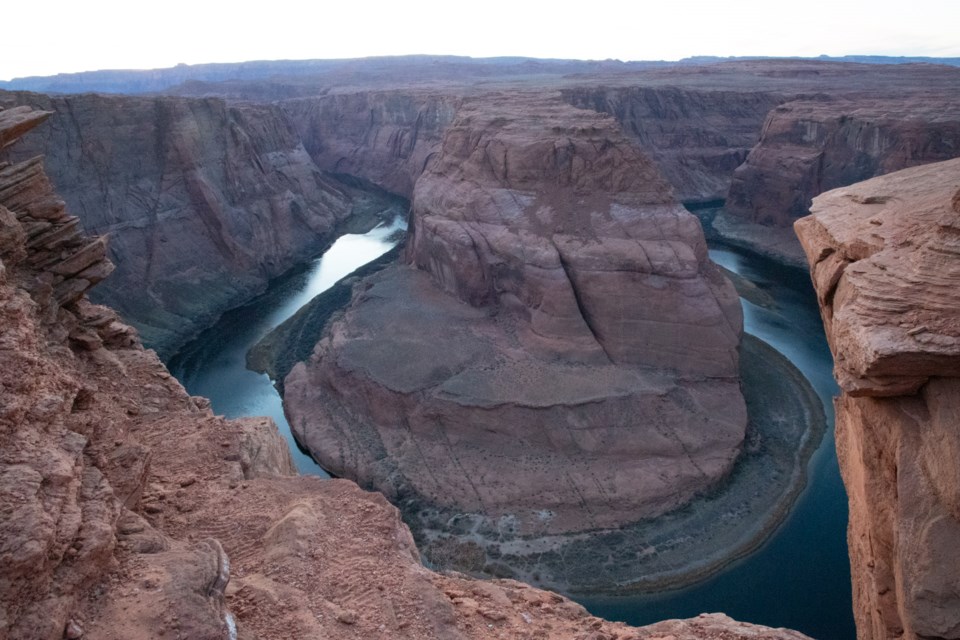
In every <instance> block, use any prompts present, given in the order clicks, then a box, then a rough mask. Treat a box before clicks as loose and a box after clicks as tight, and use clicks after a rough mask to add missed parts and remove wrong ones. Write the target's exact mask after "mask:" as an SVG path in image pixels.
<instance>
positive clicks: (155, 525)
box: [0, 109, 804, 640]
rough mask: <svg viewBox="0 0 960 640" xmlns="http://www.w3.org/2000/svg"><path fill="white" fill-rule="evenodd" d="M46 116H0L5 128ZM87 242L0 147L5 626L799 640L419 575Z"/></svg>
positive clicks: (355, 494)
mask: <svg viewBox="0 0 960 640" xmlns="http://www.w3.org/2000/svg"><path fill="white" fill-rule="evenodd" d="M47 115H48V114H45V113H37V112H30V111H27V110H23V109H15V110H7V111H3V110H0V140H3V141H4V142H9V141H11V140H13V139H14V138H16V137H17V136H18V135H21V134H22V133H24V132H25V131H27V130H29V128H30V127H31V126H35V125H36V124H38V123H39V122H40V121H42V120H43V119H44V118H45V117H46V116H47ZM41 223H43V224H41ZM44 224H48V226H44ZM41 238H43V239H42V240H41ZM99 242H100V241H98V240H90V239H88V238H86V237H85V236H83V234H81V233H80V232H79V231H78V227H77V224H76V221H75V219H73V218H71V217H70V216H69V215H68V214H67V213H66V212H65V210H64V207H63V203H62V202H61V201H59V200H58V198H57V196H56V195H55V194H54V193H53V191H52V190H51V188H50V185H49V182H48V180H47V179H46V177H45V175H44V174H43V172H42V170H41V168H40V164H39V161H37V160H31V161H27V162H21V163H13V164H11V163H7V162H2V161H0V316H2V318H0V319H2V321H0V513H3V518H2V519H0V564H2V566H3V572H2V575H0V637H4V638H23V639H24V640H33V639H43V640H48V639H49V640H58V639H60V638H64V637H66V638H79V637H89V638H102V639H106V640H112V639H117V640H119V639H121V638H122V639H124V640H130V639H138V638H156V637H167V636H169V637H188V638H197V639H206V638H210V639H214V638H216V639H221V638H233V637H240V638H263V639H264V640H267V639H271V638H282V637H337V638H452V639H456V638H478V639H480V638H483V639H486V638H494V637H518V638H519V637H547V636H549V637H554V638H586V637H592V638H623V639H626V638H632V639H638V640H639V639H646V638H654V637H662V635H663V633H665V632H670V633H673V634H675V636H676V637H678V638H729V637H751V638H770V639H771V640H773V639H781V638H782V639H785V640H787V639H789V640H803V638H804V636H802V635H801V634H798V633H796V632H791V631H786V630H774V629H768V628H764V627H757V626H753V625H746V624H742V623H737V622H735V621H733V620H730V619H729V618H726V617H724V616H720V615H705V616H700V617H698V618H695V619H691V620H688V621H668V622H665V623H661V624H660V625H658V626H654V627H649V628H639V629H634V628H630V627H626V626H625V625H622V624H619V623H610V622H606V621H603V620H599V619H597V618H594V617H592V616H590V615H589V614H587V612H586V611H585V610H584V609H583V608H582V607H580V606H579V605H576V604H574V603H572V602H570V601H569V600H567V599H565V598H563V597H562V596H559V595H556V594H553V593H548V592H544V591H539V590H537V589H532V588H530V587H528V586H526V585H524V584H521V583H517V582H513V581H505V580H499V581H491V582H483V581H475V580H469V579H465V578H463V577H459V576H455V575H440V574H436V573H433V572H431V571H429V570H427V569H425V568H424V567H423V566H422V565H421V564H420V563H419V561H418V560H419V556H418V553H417V550H416V548H415V547H414V545H413V543H412V539H411V536H410V532H409V530H408V529H407V528H406V526H404V525H403V523H402V522H401V521H400V518H399V514H398V512H397V511H396V509H394V508H393V507H391V506H390V505H389V504H388V503H387V502H386V501H385V500H384V499H383V497H382V496H379V495H376V494H371V493H366V492H363V491H361V490H360V489H359V488H358V487H357V486H356V485H355V484H353V483H351V482H348V481H344V480H336V481H323V480H319V479H317V478H310V477H296V476H294V475H292V474H293V463H292V461H291V459H290V457H289V452H286V450H285V449H283V445H282V440H281V438H280V436H279V435H278V434H277V432H276V429H275V427H273V425H272V424H270V422H269V421H265V420H262V419H247V420H234V421H228V420H224V419H223V418H219V417H216V416H214V415H213V414H212V413H211V411H210V410H209V408H208V402H207V401H206V400H205V399H203V398H193V397H190V396H189V395H187V393H186V392H185V391H184V389H183V387H182V386H181V385H180V384H179V383H178V382H177V381H176V380H175V379H174V378H172V377H171V376H170V374H169V373H168V372H167V370H166V368H165V367H164V366H163V364H162V363H161V362H160V361H159V360H158V359H157V357H156V355H155V354H154V353H153V352H151V351H145V350H144V349H143V347H142V346H141V344H140V342H139V339H138V338H137V335H136V333H135V331H134V330H133V329H131V328H130V327H129V326H127V325H125V324H123V323H122V322H120V321H119V319H118V318H117V316H116V314H115V313H114V312H113V311H111V310H110V309H108V308H106V307H102V306H97V305H93V304H91V303H90V302H89V301H88V300H87V299H86V297H85V295H84V294H85V291H86V289H87V288H88V287H89V286H91V285H92V281H93V279H95V278H88V277H85V276H83V275H82V274H83V273H85V272H87V273H88V274H89V273H90V271H89V270H90V269H94V268H97V273H101V274H102V273H104V272H106V271H109V266H108V265H109V262H108V261H107V260H106V258H105V256H104V253H103V252H102V251H101V250H100V249H97V250H96V251H93V250H92V249H88V247H89V246H90V245H91V243H99ZM96 246H100V245H99V244H97V245H96ZM91 255H93V256H98V257H95V258H91V257H90V256H91ZM81 263H85V264H87V266H86V267H85V268H84V269H83V270H81V271H79V272H77V271H76V269H77V267H78V265H80V264H81ZM64 284H67V286H65V287H61V285H64ZM58 288H59V289H60V290H63V291H70V292H71V293H70V294H69V295H58V294H57V291H58ZM285 452H286V454H285Z"/></svg>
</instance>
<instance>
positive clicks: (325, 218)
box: [3, 94, 405, 356]
mask: <svg viewBox="0 0 960 640" xmlns="http://www.w3.org/2000/svg"><path fill="white" fill-rule="evenodd" d="M3 100H4V101H11V102H15V103H17V104H29V105H32V106H34V107H39V108H42V109H45V110H48V111H53V112H56V113H57V114H59V117H58V118H55V119H54V120H53V121H52V122H51V124H50V125H49V126H48V127H46V128H45V130H44V131H43V132H42V133H43V135H39V136H30V137H29V138H28V139H27V140H24V141H23V142H21V143H19V144H17V145H15V146H14V147H13V148H11V154H12V157H14V158H15V159H26V158H30V157H33V156H35V155H37V154H39V153H44V154H45V155H46V157H47V163H48V166H49V168H50V171H51V172H52V173H53V175H54V176H55V179H56V185H57V188H58V192H59V193H60V194H62V196H63V197H64V198H65V200H67V201H68V202H69V203H70V206H71V209H72V210H73V211H75V212H77V214H78V215H79V217H80V219H81V220H82V224H83V226H84V228H85V229H86V231H87V232H89V233H97V234H105V235H109V236H110V238H111V241H110V254H111V256H112V258H113V261H114V263H115V264H116V265H117V270H116V273H115V275H114V276H113V278H111V282H110V285H109V286H108V287H106V288H104V289H103V290H102V292H98V293H97V294H96V295H95V296H94V297H95V298H96V300H97V301H99V302H103V303H106V304H109V305H110V306H111V307H113V308H115V309H116V310H118V311H119V312H120V313H121V314H122V315H123V316H124V318H126V319H127V320H128V321H129V322H132V323H134V324H135V325H136V326H137V328H138V329H139V331H140V333H141V335H142V336H143V338H144V340H145V341H146V342H148V344H149V345H150V346H152V347H154V348H156V349H157V350H158V352H159V353H160V354H161V355H162V356H168V355H171V354H172V352H173V351H174V350H175V349H176V348H177V347H178V346H180V345H181V344H182V343H183V341H184V340H185V339H187V338H189V337H191V336H193V335H194V334H196V333H197V332H198V331H199V330H200V329H203V328H205V327H206V326H207V325H209V324H210V323H211V322H212V321H213V320H214V319H216V317H218V316H219V314H221V313H222V312H223V311H225V310H227V309H229V308H232V307H235V306H238V305H239V304H241V303H243V302H245V301H246V300H247V299H249V298H250V297H251V296H252V295H254V294H255V293H258V292H259V291H260V290H262V289H263V288H264V287H265V286H266V283H267V281H268V280H269V279H270V278H272V277H275V276H277V275H279V274H281V273H283V272H284V271H286V270H288V269H290V268H291V267H293V266H295V265H297V264H300V263H301V262H303V261H305V260H307V259H309V258H311V257H313V256H314V255H316V254H317V253H319V252H320V251H321V250H322V249H323V248H324V245H325V243H328V242H330V241H331V240H332V232H333V231H334V228H335V227H336V226H337V224H338V223H340V222H342V221H343V220H344V219H346V218H348V217H350V216H355V215H357V214H359V213H365V212H366V213H370V212H376V211H380V210H384V209H391V208H392V209H394V210H395V211H397V212H402V211H404V210H405V205H404V204H403V203H401V202H399V201H398V200H397V199H394V198H391V197H388V196H386V195H385V194H379V193H377V192H375V191H370V190H367V189H361V188H358V187H357V186H356V185H355V184H354V183H349V184H348V183H345V182H343V181H341V180H338V179H336V178H334V177H332V176H330V175H328V174H326V173H324V172H322V171H320V170H319V169H318V168H317V166H316V165H315V164H314V163H313V161H312V160H311V158H310V156H309V154H308V153H307V151H306V150H305V149H304V146H303V144H302V143H301V141H300V138H299V137H298V135H297V134H296V132H295V131H294V129H293V128H292V127H291V125H290V124H289V123H288V121H287V119H286V117H285V116H284V115H283V114H282V113H281V112H280V111H279V109H276V108H273V107H270V106H253V105H245V106H242V107H241V106H229V107H228V106H227V105H226V104H225V103H224V102H223V101H222V100H220V99H206V100H199V99H178V98H132V97H122V98H120V97H114V98H111V97H105V96H96V95H82V96H64V97H57V98H51V97H47V96H40V95H36V94H14V95H7V96H3ZM354 182H355V181H354ZM94 185H96V186H95V188H94ZM131 292H137V295H130V293H131Z"/></svg>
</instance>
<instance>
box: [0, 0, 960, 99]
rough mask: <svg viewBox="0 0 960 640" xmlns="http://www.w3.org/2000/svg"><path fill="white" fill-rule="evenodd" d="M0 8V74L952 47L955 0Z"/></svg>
mask: <svg viewBox="0 0 960 640" xmlns="http://www.w3.org/2000/svg"><path fill="white" fill-rule="evenodd" d="M4 5H5V6H4V7H3V8H2V9H0V21H2V23H3V25H4V28H3V30H2V31H3V32H2V34H0V80H9V79H11V78H13V77H22V76H30V75H52V74H55V73H66V72H74V71H88V70H95V69H151V68H160V67H170V66H174V65H176V64H178V63H186V64H197V63H204V62H240V61H244V60H280V59H309V58H353V57H362V56H378V55H404V54H418V53H419V54H447V55H468V56H474V57H484V56H530V57H538V58H578V59H592V60H599V59H607V58H613V59H620V60H677V59H680V58H684V57H688V56H694V55H718V56H817V55H821V54H826V55H837V56H839V55H848V54H873V55H894V56H900V55H910V56H914V55H919V56H937V57H960V29H958V25H960V0H910V1H904V0H896V1H888V0H874V1H872V2H864V1H861V0H853V1H848V0H803V1H802V2H797V1H795V0H794V1H789V0H780V1H779V2H778V1H777V0H727V1H725V2H717V1H704V0H657V1H655V2H648V1H645V0H633V1H630V2H610V1H607V0H593V1H584V0H579V1H577V2H563V0H554V1H553V2H541V1H540V0H482V1H480V2H477V1H476V0H474V1H469V0H467V1H464V2H456V1H455V0H445V1H441V0H393V1H381V0H376V1H374V0H340V1H338V2H336V3H333V2H328V1H327V0H313V1H312V2H311V1H310V0H297V1H293V0H257V1H256V2H252V1H249V0H235V1H233V2H229V3H227V2H220V1H218V0H217V1H214V0H163V1H161V2H151V3H149V4H147V3H144V2H138V1H137V0H122V1H121V0H83V1H80V0H47V1H46V2H43V3H32V2H31V3H28V2H5V3H4Z"/></svg>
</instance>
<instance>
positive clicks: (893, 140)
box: [726, 77, 960, 227]
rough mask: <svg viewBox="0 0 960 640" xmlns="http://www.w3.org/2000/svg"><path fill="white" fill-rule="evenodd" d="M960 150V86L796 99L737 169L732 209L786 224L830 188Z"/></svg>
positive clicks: (748, 217)
mask: <svg viewBox="0 0 960 640" xmlns="http://www.w3.org/2000/svg"><path fill="white" fill-rule="evenodd" d="M958 82H960V77H958ZM957 156H960V88H958V89H957V90H955V91H954V92H952V93H932V92H931V93H923V92H917V95H914V96H910V97H902V96H884V97H879V96H865V97H861V98H859V99H851V98H840V99H827V98H823V99H819V100H798V101H794V102H789V103H787V104H783V105H781V106H779V107H777V108H776V109H773V110H772V111H771V112H770V114H769V116H767V119H766V122H764V124H763V130H762V133H761V134H760V141H759V142H758V143H757V145H756V146H755V147H754V148H753V149H752V150H751V151H750V154H749V155H748V156H747V157H746V161H745V162H744V163H743V165H742V166H740V167H739V168H737V170H736V171H735V172H734V173H733V179H732V183H731V185H730V193H729V196H728V197H727V203H726V211H727V212H728V213H729V214H731V215H733V216H735V217H737V218H739V219H742V220H745V221H747V222H753V223H757V224H761V225H765V226H773V227H786V226H789V225H791V224H792V223H793V221H794V220H796V219H797V218H799V217H801V216H804V215H806V214H807V213H808V212H809V208H810V202H811V200H812V198H813V197H814V196H816V195H818V194H820V193H823V192H824V191H829V190H830V189H835V188H837V187H841V186H845V185H849V184H853V183H854V182H859V181H861V180H866V179H867V178H872V177H874V176H878V175H882V174H885V173H890V172H892V171H897V170H898V169H905V168H907V167H912V166H917V165H921V164H926V163H929V162H936V161H939V160H949V159H950V158H955V157H957Z"/></svg>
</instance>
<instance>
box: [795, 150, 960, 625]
mask: <svg viewBox="0 0 960 640" xmlns="http://www.w3.org/2000/svg"><path fill="white" fill-rule="evenodd" d="M795 228H796V231H797V235H798V236H799V237H800V240H801V242H802V243H803V246H804V249H805V250H806V253H807V258H808V260H809V264H810V270H811V273H812V276H813V281H814V285H815V287H816V290H817V297H818V300H819V302H820V307H821V312H822V316H823V320H824V325H825V326H826V329H827V337H828V339H829V342H830V348H831V350H832V351H833V354H834V360H835V374H836V378H837V381H838V382H839V383H840V386H841V388H842V389H843V393H842V395H841V396H840V397H839V398H838V399H837V400H836V407H837V419H836V438H837V455H838V458H839V461H840V469H841V472H842V474H843V480H844V484H845V485H846V488H847V495H848V497H849V502H850V524H849V529H848V539H849V545H850V562H851V568H852V577H853V587H854V593H853V597H854V613H855V617H856V622H857V633H858V636H859V637H860V638H862V639H864V640H866V639H870V640H873V639H880V638H894V637H896V638H958V637H960V556H958V555H957V549H960V474H958V466H957V460H958V459H960V293H958V292H960V160H950V161H947V162H941V163H936V164H930V165H925V166H921V167H916V168H913V169H906V170H903V171H899V172H896V173H892V174H890V175H887V176H883V177H880V178H874V179H872V180H868V181H866V182H861V183H858V184H855V185H853V186H850V187H846V188H842V189H836V190H834V191H830V192H828V193H825V194H823V195H821V196H819V197H817V198H816V199H815V200H814V203H813V208H812V214H811V215H810V216H809V217H807V218H803V219H801V220H799V221H798V222H797V223H796V225H795Z"/></svg>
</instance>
